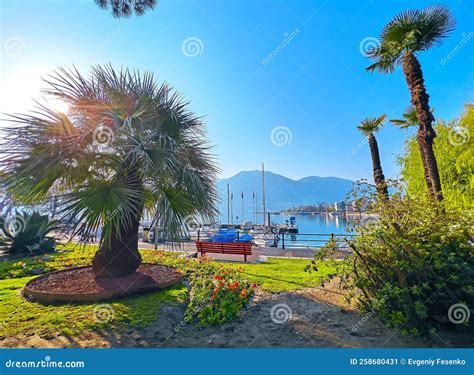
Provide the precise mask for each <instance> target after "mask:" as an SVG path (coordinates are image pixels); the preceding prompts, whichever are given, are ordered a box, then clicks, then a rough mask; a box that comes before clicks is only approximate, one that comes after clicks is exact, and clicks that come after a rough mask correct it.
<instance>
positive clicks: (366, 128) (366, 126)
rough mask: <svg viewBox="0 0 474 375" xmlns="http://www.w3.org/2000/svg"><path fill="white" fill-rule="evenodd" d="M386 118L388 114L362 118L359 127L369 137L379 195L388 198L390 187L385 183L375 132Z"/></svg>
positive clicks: (384, 198)
mask: <svg viewBox="0 0 474 375" xmlns="http://www.w3.org/2000/svg"><path fill="white" fill-rule="evenodd" d="M386 118H387V116H386V115H381V116H379V117H371V118H366V119H364V120H362V121H361V123H360V125H359V126H358V127H357V129H359V130H360V132H361V133H362V134H364V135H365V136H366V137H367V140H368V141H369V147H370V154H371V156H372V164H373V173H374V181H375V187H376V189H377V193H378V196H379V197H380V198H381V199H383V200H387V199H388V188H387V184H386V183H385V176H384V175H383V171H382V164H381V163H380V153H379V146H378V144H377V140H376V139H375V135H374V133H376V132H378V131H379V130H380V128H381V127H382V124H383V122H384V121H385V119H386Z"/></svg>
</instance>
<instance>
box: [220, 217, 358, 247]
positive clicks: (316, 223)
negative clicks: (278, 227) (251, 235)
mask: <svg viewBox="0 0 474 375" xmlns="http://www.w3.org/2000/svg"><path fill="white" fill-rule="evenodd" d="M289 216H290V215H272V216H271V218H270V220H271V222H272V223H275V224H284V223H285V220H287V219H288V218H289ZM292 216H295V217H296V224H297V225H298V229H299V234H297V235H293V236H290V235H288V234H286V235H285V246H286V247H288V248H291V247H306V246H310V247H314V246H316V247H320V246H322V245H324V244H325V243H326V242H327V241H328V239H329V238H330V235H331V233H334V234H335V235H337V234H350V233H354V232H350V231H349V230H350V228H351V224H350V221H349V220H347V219H345V218H343V217H341V216H332V215H308V214H299V215H292ZM250 217H251V215H250V214H249V215H248V218H247V220H249V219H250ZM262 220H263V218H262V215H258V217H257V223H258V224H261V223H262ZM221 222H225V220H221ZM234 222H239V223H240V220H238V219H235V221H234ZM315 234H324V236H316V235H315ZM278 246H279V247H281V236H280V242H279V245H278Z"/></svg>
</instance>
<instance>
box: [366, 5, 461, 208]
mask: <svg viewBox="0 0 474 375" xmlns="http://www.w3.org/2000/svg"><path fill="white" fill-rule="evenodd" d="M455 25H456V23H455V20H454V18H453V17H452V15H451V13H450V12H449V10H448V9H447V8H446V7H444V6H440V5H438V6H431V7H427V8H426V9H423V10H407V11H404V12H402V13H400V14H398V15H397V16H395V17H394V18H393V19H392V20H391V21H390V22H389V23H388V24H387V25H385V27H384V28H383V30H382V33H381V35H380V46H379V47H378V48H374V49H372V50H371V51H369V53H368V57H370V58H372V59H374V60H375V61H376V62H375V63H374V64H372V65H370V66H369V67H368V68H367V70H368V71H375V70H377V71H379V72H381V73H392V72H393V71H394V70H395V68H396V67H397V66H398V65H402V68H403V73H404V75H405V79H406V82H407V84H408V89H409V91H410V95H411V103H412V105H413V107H414V108H415V110H416V113H417V116H418V122H419V127H418V134H417V137H418V138H419V144H420V145H421V152H422V154H423V157H424V159H425V168H426V169H427V172H426V173H425V175H427V176H430V178H431V183H432V184H431V187H430V186H429V187H430V189H431V194H432V196H433V197H434V198H435V199H437V200H442V199H443V194H442V190H441V180H440V177H439V172H438V165H437V163H436V158H435V155H434V152H433V140H434V138H435V136H436V133H435V131H434V129H433V127H432V123H433V121H434V117H433V114H432V113H431V112H430V105H429V95H428V94H427V92H426V88H425V82H424V78H423V71H422V70H421V65H420V62H419V61H418V58H417V57H416V54H417V53H418V52H423V51H426V50H428V49H430V48H431V47H433V46H434V45H437V44H440V43H441V42H442V40H443V39H444V38H445V37H447V36H448V35H449V34H450V33H451V31H453V30H454V28H455Z"/></svg>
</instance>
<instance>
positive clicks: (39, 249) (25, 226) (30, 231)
mask: <svg viewBox="0 0 474 375" xmlns="http://www.w3.org/2000/svg"><path fill="white" fill-rule="evenodd" d="M56 225H57V222H56V221H54V220H53V221H51V220H49V218H48V215H41V214H40V213H38V212H33V213H32V214H29V213H22V214H20V213H18V214H17V215H16V216H15V217H13V218H9V219H8V218H4V217H1V218H0V228H1V229H2V232H3V236H2V237H1V238H0V245H1V246H7V250H8V252H9V253H10V254H21V255H37V254H44V253H49V252H52V251H54V249H55V245H56V243H55V240H54V238H53V237H48V233H50V232H51V231H53V230H54V229H56Z"/></svg>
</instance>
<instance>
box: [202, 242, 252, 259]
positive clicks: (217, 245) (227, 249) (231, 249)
mask: <svg viewBox="0 0 474 375" xmlns="http://www.w3.org/2000/svg"><path fill="white" fill-rule="evenodd" d="M196 249H197V251H198V253H201V254H206V253H214V254H234V255H243V256H244V260H245V261H247V255H252V245H251V244H249V243H242V242H196Z"/></svg>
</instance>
